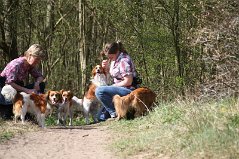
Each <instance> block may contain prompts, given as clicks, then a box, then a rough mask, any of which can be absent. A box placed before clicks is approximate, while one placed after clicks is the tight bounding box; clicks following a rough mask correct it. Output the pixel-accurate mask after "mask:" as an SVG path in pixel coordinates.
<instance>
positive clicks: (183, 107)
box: [110, 99, 239, 158]
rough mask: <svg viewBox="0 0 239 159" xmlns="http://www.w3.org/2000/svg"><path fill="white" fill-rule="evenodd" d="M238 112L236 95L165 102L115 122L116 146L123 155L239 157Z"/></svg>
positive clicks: (113, 126)
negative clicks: (217, 98)
mask: <svg viewBox="0 0 239 159" xmlns="http://www.w3.org/2000/svg"><path fill="white" fill-rule="evenodd" d="M238 114H239V110H238V105H237V103H236V101H235V100H234V99H227V100H222V101H217V102H215V101H213V102H210V103H199V102H197V103H196V102H190V101H180V102H174V103H161V104H159V105H158V106H157V107H156V108H155V109H154V110H153V111H152V112H151V113H150V114H149V115H147V116H144V117H141V118H137V119H135V120H130V121H127V120H120V121H118V122H117V121H115V122H112V124H110V128H111V129H112V130H113V131H114V136H115V138H114V139H115V140H114V142H113V143H112V147H113V150H114V151H115V152H117V153H118V154H119V155H120V156H122V157H128V156H134V157H138V158H140V157H142V156H143V157H144V158H156V157H169V158H239V115H238ZM145 154H147V155H146V157H145V156H144V155H145ZM139 155H140V157H139Z"/></svg>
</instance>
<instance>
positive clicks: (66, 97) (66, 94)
mask: <svg viewBox="0 0 239 159" xmlns="http://www.w3.org/2000/svg"><path fill="white" fill-rule="evenodd" d="M60 93H61V96H62V99H63V102H64V103H68V102H70V101H71V99H72V97H73V93H72V92H71V91H66V90H64V89H62V90H61V91H60Z"/></svg>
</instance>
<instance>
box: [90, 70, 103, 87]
mask: <svg viewBox="0 0 239 159" xmlns="http://www.w3.org/2000/svg"><path fill="white" fill-rule="evenodd" d="M92 77H93V79H92V80H91V81H92V83H94V84H95V85H96V86H104V85H107V80H106V73H105V71H104V69H103V67H102V66H101V65H96V66H95V67H94V68H93V70H92Z"/></svg>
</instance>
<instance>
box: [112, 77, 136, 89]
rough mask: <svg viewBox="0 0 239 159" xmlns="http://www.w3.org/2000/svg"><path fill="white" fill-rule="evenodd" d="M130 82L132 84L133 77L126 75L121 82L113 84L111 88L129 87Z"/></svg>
mask: <svg viewBox="0 0 239 159" xmlns="http://www.w3.org/2000/svg"><path fill="white" fill-rule="evenodd" d="M132 82H133V75H127V76H125V77H124V79H123V80H122V81H121V82H119V83H115V84H113V85H112V86H117V87H127V86H131V84H132Z"/></svg>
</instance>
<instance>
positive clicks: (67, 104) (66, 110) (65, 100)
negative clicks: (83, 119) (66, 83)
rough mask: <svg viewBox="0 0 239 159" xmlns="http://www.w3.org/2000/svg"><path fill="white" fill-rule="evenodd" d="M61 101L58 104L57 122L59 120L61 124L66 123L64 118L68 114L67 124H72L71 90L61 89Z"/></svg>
mask: <svg viewBox="0 0 239 159" xmlns="http://www.w3.org/2000/svg"><path fill="white" fill-rule="evenodd" d="M60 93H61V96H62V102H61V103H60V104H59V105H58V120H57V124H60V121H62V122H63V125H64V126H65V125H66V118H67V116H68V115H69V117H70V122H69V126H72V119H73V103H72V98H73V93H72V92H71V91H66V90H63V89H62V90H61V91H60Z"/></svg>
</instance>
